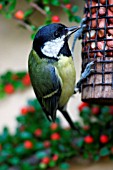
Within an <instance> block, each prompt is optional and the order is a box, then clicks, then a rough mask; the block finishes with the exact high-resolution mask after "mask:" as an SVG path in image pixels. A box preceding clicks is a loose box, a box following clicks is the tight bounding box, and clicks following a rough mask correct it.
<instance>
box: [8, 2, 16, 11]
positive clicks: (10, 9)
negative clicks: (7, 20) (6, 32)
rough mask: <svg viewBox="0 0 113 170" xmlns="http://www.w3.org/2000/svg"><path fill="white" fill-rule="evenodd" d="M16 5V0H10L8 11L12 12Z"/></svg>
mask: <svg viewBox="0 0 113 170" xmlns="http://www.w3.org/2000/svg"><path fill="white" fill-rule="evenodd" d="M15 7H16V0H12V2H11V5H10V6H9V12H11V13H12V12H13V11H14V9H15Z"/></svg>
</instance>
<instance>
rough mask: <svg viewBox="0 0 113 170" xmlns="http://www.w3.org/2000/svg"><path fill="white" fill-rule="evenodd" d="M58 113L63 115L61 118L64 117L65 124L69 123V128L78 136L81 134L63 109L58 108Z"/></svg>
mask: <svg viewBox="0 0 113 170" xmlns="http://www.w3.org/2000/svg"><path fill="white" fill-rule="evenodd" d="M59 111H60V112H61V113H62V114H63V116H64V117H65V119H66V120H67V122H68V123H69V125H70V127H71V128H72V129H73V130H76V131H77V132H78V133H79V134H80V133H81V132H80V130H79V129H78V127H76V126H75V125H74V123H73V121H72V119H71V118H70V116H69V114H68V112H67V111H66V110H65V107H63V108H60V109H59Z"/></svg>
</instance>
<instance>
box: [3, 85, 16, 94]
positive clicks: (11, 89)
mask: <svg viewBox="0 0 113 170" xmlns="http://www.w3.org/2000/svg"><path fill="white" fill-rule="evenodd" d="M4 91H5V92H6V93H7V94H12V93H13V92H14V87H13V85H12V84H6V85H5V87H4Z"/></svg>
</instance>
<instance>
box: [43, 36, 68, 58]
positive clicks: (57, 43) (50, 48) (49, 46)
mask: <svg viewBox="0 0 113 170" xmlns="http://www.w3.org/2000/svg"><path fill="white" fill-rule="evenodd" d="M64 38H65V35H63V36H62V37H59V38H56V39H54V40H51V41H48V42H46V43H45V44H44V47H43V48H42V49H41V51H42V53H43V54H44V55H46V56H48V57H54V58H58V56H57V55H58V53H59V51H60V49H61V48H62V47H63V45H64Z"/></svg>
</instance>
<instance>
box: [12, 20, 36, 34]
mask: <svg viewBox="0 0 113 170" xmlns="http://www.w3.org/2000/svg"><path fill="white" fill-rule="evenodd" d="M14 19H15V18H14ZM15 20H16V21H17V22H18V23H19V24H20V25H22V26H24V27H25V28H26V29H27V30H29V31H30V32H33V30H32V28H31V27H30V25H29V24H27V23H25V22H24V21H22V20H18V19H15Z"/></svg>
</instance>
